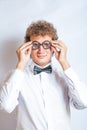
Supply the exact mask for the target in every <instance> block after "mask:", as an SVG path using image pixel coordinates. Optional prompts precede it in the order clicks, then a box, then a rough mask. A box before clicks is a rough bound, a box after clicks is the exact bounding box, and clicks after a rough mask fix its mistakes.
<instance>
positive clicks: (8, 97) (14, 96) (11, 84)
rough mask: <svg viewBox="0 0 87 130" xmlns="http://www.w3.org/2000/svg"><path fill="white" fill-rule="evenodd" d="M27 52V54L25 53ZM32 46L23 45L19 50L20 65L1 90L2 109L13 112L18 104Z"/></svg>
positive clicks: (0, 106) (0, 102) (0, 104)
mask: <svg viewBox="0 0 87 130" xmlns="http://www.w3.org/2000/svg"><path fill="white" fill-rule="evenodd" d="M26 51H27V54H26V53H25V52H26ZM30 52H31V45H30V44H29V43H25V44H23V45H22V46H21V47H20V48H19V49H18V50H17V55H18V63H17V67H16V70H15V71H14V72H13V73H11V75H9V76H8V78H6V80H5V82H4V84H3V85H2V88H1V90H0V108H1V109H4V110H5V111H7V112H9V113H10V112H12V111H13V110H14V108H15V107H16V106H17V104H18V97H19V92H20V91H21V87H22V86H23V79H24V76H25V74H24V71H23V70H24V68H25V65H26V63H27V62H28V60H29V57H30Z"/></svg>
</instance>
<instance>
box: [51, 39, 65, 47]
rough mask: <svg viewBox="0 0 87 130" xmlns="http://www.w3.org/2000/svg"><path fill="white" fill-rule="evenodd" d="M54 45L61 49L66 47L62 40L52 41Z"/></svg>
mask: <svg viewBox="0 0 87 130" xmlns="http://www.w3.org/2000/svg"><path fill="white" fill-rule="evenodd" d="M52 43H53V44H54V45H59V46H61V47H65V46H66V45H65V44H64V43H63V42H62V41H61V40H56V41H52Z"/></svg>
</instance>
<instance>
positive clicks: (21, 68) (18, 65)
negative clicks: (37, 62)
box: [16, 62, 25, 70]
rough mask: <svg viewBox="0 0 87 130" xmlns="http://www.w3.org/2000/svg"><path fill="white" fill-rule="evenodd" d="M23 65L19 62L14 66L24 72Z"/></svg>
mask: <svg viewBox="0 0 87 130" xmlns="http://www.w3.org/2000/svg"><path fill="white" fill-rule="evenodd" d="M24 67H25V66H24V65H23V63H21V62H19V63H18V64H17V65H16V69H19V70H24Z"/></svg>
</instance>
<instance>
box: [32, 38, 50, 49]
mask: <svg viewBox="0 0 87 130" xmlns="http://www.w3.org/2000/svg"><path fill="white" fill-rule="evenodd" d="M40 46H43V48H44V49H49V48H50V47H51V42H50V41H48V40H46V41H44V42H42V43H39V42H38V41H33V42H32V49H33V50H36V49H39V48H40Z"/></svg>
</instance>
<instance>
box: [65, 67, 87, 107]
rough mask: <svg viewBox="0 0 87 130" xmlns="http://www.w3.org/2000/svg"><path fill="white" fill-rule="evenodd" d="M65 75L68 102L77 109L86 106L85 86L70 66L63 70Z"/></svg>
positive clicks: (86, 93) (86, 91)
mask: <svg viewBox="0 0 87 130" xmlns="http://www.w3.org/2000/svg"><path fill="white" fill-rule="evenodd" d="M64 73H65V75H66V77H67V79H66V80H67V84H68V96H69V99H70V103H71V104H72V105H73V106H74V107H75V108H77V109H83V108H86V107H87V86H86V85H85V84H84V83H83V82H82V81H81V80H80V79H79V78H78V76H77V74H76V73H75V71H74V70H73V69H72V68H71V67H70V68H69V69H67V70H65V71H64Z"/></svg>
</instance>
